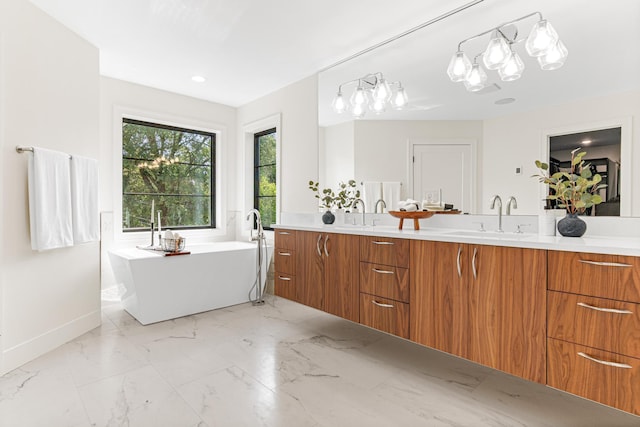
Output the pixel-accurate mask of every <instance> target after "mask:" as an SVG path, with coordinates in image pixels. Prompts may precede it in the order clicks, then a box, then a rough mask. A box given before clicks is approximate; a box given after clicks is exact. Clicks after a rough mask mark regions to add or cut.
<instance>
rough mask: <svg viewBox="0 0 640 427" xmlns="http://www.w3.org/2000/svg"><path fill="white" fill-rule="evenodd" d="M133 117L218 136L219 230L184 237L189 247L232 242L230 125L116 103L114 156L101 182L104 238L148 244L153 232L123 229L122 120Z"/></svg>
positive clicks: (103, 170) (112, 117) (185, 233)
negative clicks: (104, 192) (228, 194)
mask: <svg viewBox="0 0 640 427" xmlns="http://www.w3.org/2000/svg"><path fill="white" fill-rule="evenodd" d="M123 118H130V119H137V120H142V121H150V122H152V123H159V124H163V125H169V126H176V127H182V128H189V129H195V130H198V131H204V132H212V133H215V134H216V186H215V187H216V189H215V191H216V228H204V229H193V230H184V231H182V232H181V233H180V234H181V235H182V236H183V237H187V238H188V239H189V240H188V244H191V243H205V242H210V241H211V240H212V239H214V240H215V239H228V238H229V236H230V235H232V234H230V233H233V230H232V229H231V228H230V227H229V212H228V209H229V203H228V201H227V197H225V196H224V195H225V194H226V191H225V189H224V188H223V183H226V182H228V181H229V179H230V177H229V168H228V154H227V149H228V143H229V140H228V137H229V133H230V130H229V126H228V125H226V124H223V123H222V122H217V121H213V120H208V119H205V118H202V117H187V116H183V115H180V114H178V113H176V112H171V111H170V112H158V111H153V110H149V109H146V108H137V107H132V106H128V105H122V104H114V105H113V109H112V110H111V114H110V124H111V126H110V130H111V132H110V135H109V137H108V138H110V139H111V140H112V141H113V144H112V145H111V147H110V149H109V150H108V151H109V152H110V156H108V157H107V159H110V161H106V163H105V167H104V168H101V180H103V178H104V180H103V182H105V186H106V190H107V194H109V195H110V197H109V198H107V199H105V200H104V203H105V205H104V208H103V209H104V214H103V215H102V217H103V218H102V221H103V224H102V229H103V231H104V233H105V234H104V236H108V235H112V236H113V239H114V244H115V245H117V246H119V245H125V246H122V247H126V246H129V245H144V244H148V242H149V230H144V231H139V232H132V233H125V232H123V230H122V226H121V224H122V119H123Z"/></svg>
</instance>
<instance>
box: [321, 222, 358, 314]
mask: <svg viewBox="0 0 640 427" xmlns="http://www.w3.org/2000/svg"><path fill="white" fill-rule="evenodd" d="M359 241H360V238H359V236H352V235H346V234H333V233H328V234H325V235H324V242H323V245H322V254H323V256H324V276H325V277H324V310H325V311H326V312H328V313H331V314H335V315H336V316H340V317H343V318H345V319H348V320H351V321H354V322H357V321H358V320H359V318H360V316H359V307H360V302H359V294H360V288H359V286H358V283H359V261H360V245H359ZM325 247H326V250H325Z"/></svg>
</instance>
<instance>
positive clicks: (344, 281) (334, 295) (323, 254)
mask: <svg viewBox="0 0 640 427" xmlns="http://www.w3.org/2000/svg"><path fill="white" fill-rule="evenodd" d="M282 232H284V233H293V235H294V236H295V237H294V239H293V242H291V241H288V242H287V244H285V243H282V241H283V240H284V239H283V238H282V237H279V236H281V235H280V234H279V233H282ZM288 235H291V234H285V236H288ZM286 246H290V247H293V248H294V249H288V248H286ZM275 254H276V259H275V262H276V284H275V286H276V295H279V296H282V297H283V298H288V299H291V300H293V301H297V302H299V303H302V304H305V305H308V306H309V307H313V308H317V309H319V310H324V311H326V312H328V313H331V314H335V315H336V316H340V317H343V318H345V319H349V320H352V321H356V322H357V321H358V319H359V317H360V316H359V301H358V297H359V287H358V275H359V271H358V262H359V258H360V255H359V246H358V236H351V235H344V234H335V233H319V232H314V231H300V230H296V231H285V230H277V231H276V251H275Z"/></svg>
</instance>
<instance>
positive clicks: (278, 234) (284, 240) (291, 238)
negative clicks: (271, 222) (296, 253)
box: [275, 230, 296, 250]
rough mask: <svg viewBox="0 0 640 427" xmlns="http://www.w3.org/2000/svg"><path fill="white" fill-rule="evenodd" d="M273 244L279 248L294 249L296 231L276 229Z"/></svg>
mask: <svg viewBox="0 0 640 427" xmlns="http://www.w3.org/2000/svg"><path fill="white" fill-rule="evenodd" d="M275 246H276V248H279V249H293V250H295V249H296V232H295V231H293V230H276V231H275Z"/></svg>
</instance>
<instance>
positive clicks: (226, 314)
mask: <svg viewBox="0 0 640 427" xmlns="http://www.w3.org/2000/svg"><path fill="white" fill-rule="evenodd" d="M0 426H2V427H31V426H34V427H88V426H129V427H145V426H149V427H174V426H175V427H214V426H252V427H253V426H287V427H289V426H291V427H304V426H315V427H341V426H372V427H375V426H384V427H388V426H409V427H411V426H430V427H445V426H446V427H450V426H455V427H461V426H465V427H466V426H470V427H471V426H473V427H477V426H495V427H498V426H500V427H506V426H509V427H511V426H517V427H524V426H527V427H532V426H536V427H537V426H540V427H542V426H545V427H547V426H548V427H564V426H567V427H589V426H593V427H626V426H629V427H631V426H636V427H637V426H640V417H635V416H633V415H630V414H626V413H624V412H620V411H617V410H614V409H611V408H608V407H606V406H602V405H599V404H596V403H593V402H590V401H587V400H584V399H580V398H578V397H575V396H571V395H569V394H566V393H561V392H559V391H557V390H553V389H551V388H548V387H545V386H542V385H539V384H534V383H530V382H527V381H524V380H521V379H518V378H515V377H512V376H510V375H506V374H503V373H501V372H498V371H494V370H491V369H488V368H485V367H482V366H478V365H476V364H473V363H471V362H468V361H465V360H462V359H458V358H456V357H453V356H449V355H446V354H443V353H440V352H438V351H434V350H430V349H428V348H425V347H421V346H418V345H416V344H413V343H410V342H408V341H405V340H402V339H399V338H396V337H393V336H390V335H387V334H384V333H381V332H378V331H375V330H372V329H368V328H366V327H364V326H361V325H358V324H354V323H351V322H348V321H346V320H342V319H339V318H337V317H334V316H331V315H328V314H325V313H322V312H320V311H317V310H314V309H311V308H308V307H305V306H302V305H299V304H296V303H293V302H290V301H287V300H283V299H280V298H277V297H273V296H269V297H268V299H267V304H266V305H264V306H260V307H253V306H251V305H250V304H242V305H239V306H235V307H230V308H227V309H221V310H215V311H210V312H207V313H201V314H198V315H194V316H189V317H184V318H180V319H176V320H172V321H166V322H162V323H157V324H153V325H149V326H142V325H140V324H139V323H138V322H137V321H136V320H135V319H133V318H132V317H131V316H129V315H128V314H127V313H126V312H125V311H124V310H123V309H122V308H121V306H120V305H119V304H118V303H105V305H104V306H103V324H102V326H101V327H100V328H97V329H95V330H93V331H91V332H89V333H87V334H85V335H83V336H81V337H79V338H77V339H75V340H73V341H71V342H69V343H67V344H65V345H63V346H62V347H60V348H58V349H56V350H54V351H52V352H50V353H48V354H46V355H44V356H42V357H40V358H38V359H37V360H35V361H33V362H30V363H28V364H26V365H24V366H23V367H21V368H19V369H16V370H15V371H12V372H10V373H8V374H6V375H5V376H3V377H0Z"/></svg>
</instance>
